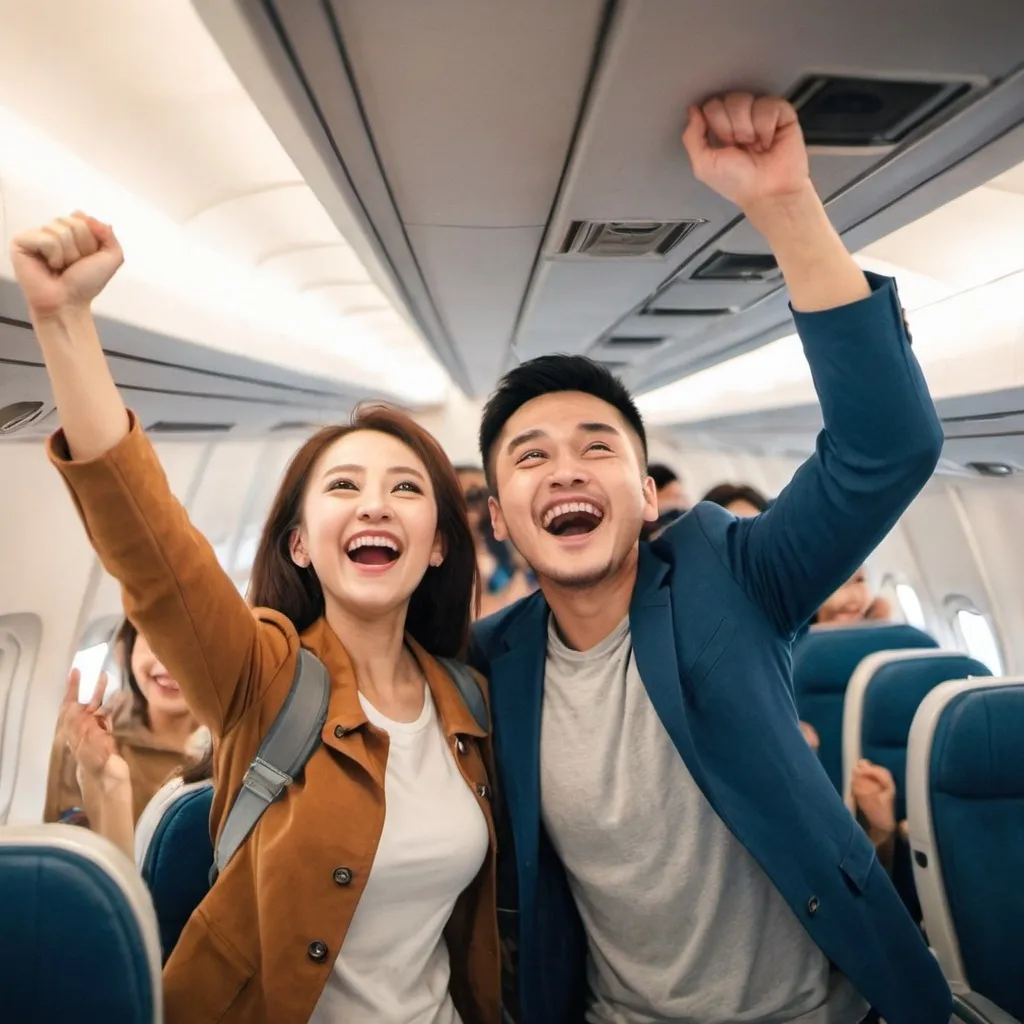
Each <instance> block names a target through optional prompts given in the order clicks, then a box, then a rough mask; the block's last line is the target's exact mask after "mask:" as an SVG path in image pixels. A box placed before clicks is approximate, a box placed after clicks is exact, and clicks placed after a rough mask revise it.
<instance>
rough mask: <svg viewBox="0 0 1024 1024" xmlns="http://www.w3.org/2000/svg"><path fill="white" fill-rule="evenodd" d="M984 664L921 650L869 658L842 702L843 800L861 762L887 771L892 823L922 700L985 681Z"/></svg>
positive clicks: (902, 814)
mask: <svg viewBox="0 0 1024 1024" xmlns="http://www.w3.org/2000/svg"><path fill="white" fill-rule="evenodd" d="M991 675H992V673H991V672H990V671H989V669H988V667H987V666H986V665H983V664H982V663H981V662H980V661H977V660H976V659H974V658H970V657H968V656H967V655H966V654H961V653H960V652H959V651H937V650H929V649H927V648H919V649H916V650H908V651H879V652H877V653H876V654H869V655H868V656H867V657H866V658H865V659H864V660H863V661H862V662H861V663H860V664H859V665H858V666H857V668H856V669H855V670H854V673H853V675H852V676H851V677H850V683H849V685H848V686H847V688H846V697H845V699H844V701H843V796H844V798H845V799H847V800H849V798H850V783H851V780H852V778H853V769H854V766H855V765H856V764H857V762H858V761H859V760H860V759H861V758H867V760H869V761H872V762H874V763H875V764H880V765H882V767H884V768H888V769H889V771H890V772H891V773H892V777H893V781H894V782H895V783H896V820H897V821H903V820H904V819H905V818H906V816H907V808H906V771H907V741H908V740H909V738H910V726H911V723H912V722H913V721H914V715H915V714H916V713H917V709H918V707H920V705H921V701H923V700H924V698H925V697H926V696H927V695H928V694H929V693H930V692H931V691H932V690H934V689H935V687H936V686H938V685H939V684H940V683H945V682H948V681H949V680H951V679H968V678H971V677H989V676H991Z"/></svg>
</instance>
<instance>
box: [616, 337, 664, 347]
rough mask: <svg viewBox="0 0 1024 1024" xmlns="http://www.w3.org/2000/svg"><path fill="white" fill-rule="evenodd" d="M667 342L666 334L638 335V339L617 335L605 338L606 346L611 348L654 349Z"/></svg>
mask: <svg viewBox="0 0 1024 1024" xmlns="http://www.w3.org/2000/svg"><path fill="white" fill-rule="evenodd" d="M664 340H665V335H664V334H658V335H650V334H645V335H638V336H636V337H634V336H632V335H629V334H616V335H613V336H612V337H610V338H605V340H604V344H605V345H606V346H608V347H609V348H615V347H616V346H618V347H620V348H654V346H655V345H660V344H661V343H662V342H663V341H664Z"/></svg>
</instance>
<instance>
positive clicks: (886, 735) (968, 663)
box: [861, 652, 992, 747]
mask: <svg viewBox="0 0 1024 1024" xmlns="http://www.w3.org/2000/svg"><path fill="white" fill-rule="evenodd" d="M991 675H992V673H991V672H990V671H989V669H988V667H987V666H985V665H983V664H982V663H981V662H980V661H976V660H975V659H974V658H969V657H968V656H967V655H966V654H955V655H950V654H948V653H946V652H942V653H936V654H933V655H927V654H924V655H922V656H921V657H917V658H911V659H906V660H901V661H890V662H886V663H885V664H883V665H880V666H879V667H878V668H877V669H876V670H875V671H874V673H873V674H872V675H871V680H870V684H869V685H868V687H867V690H866V692H865V694H864V710H863V716H862V717H863V720H862V726H861V729H862V736H863V740H864V742H868V743H872V744H875V745H878V746H892V747H895V746H899V747H904V746H906V744H907V736H908V734H909V732H910V724H911V722H912V721H913V720H914V714H915V712H916V711H917V709H918V706H919V705H920V703H921V701H922V700H923V699H924V697H925V695H926V694H927V693H929V692H930V691H931V690H933V689H934V688H935V687H936V686H938V685H939V684H940V683H945V682H948V681H949V680H951V679H967V678H969V677H971V676H991Z"/></svg>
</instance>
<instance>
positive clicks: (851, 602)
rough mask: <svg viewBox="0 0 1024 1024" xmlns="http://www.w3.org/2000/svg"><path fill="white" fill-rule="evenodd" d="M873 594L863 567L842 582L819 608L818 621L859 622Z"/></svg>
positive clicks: (872, 598)
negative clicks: (849, 578) (846, 580)
mask: <svg viewBox="0 0 1024 1024" xmlns="http://www.w3.org/2000/svg"><path fill="white" fill-rule="evenodd" d="M873 600H874V595H873V594H872V593H871V588H870V587H869V586H868V581H867V575H866V573H865V572H864V570H863V569H860V570H858V571H857V573H856V574H855V575H854V577H853V579H851V580H850V581H849V582H848V583H845V584H843V586H841V587H840V588H839V589H838V590H837V591H836V592H835V593H834V594H833V595H832V596H831V597H830V598H829V599H828V600H827V601H826V602H825V603H824V604H823V605H822V606H821V608H820V609H819V611H818V622H819V623H823V624H824V623H836V624H839V623H844V622H860V621H861V620H862V619H863V618H865V616H866V615H867V611H868V609H869V608H870V607H871V602H872V601H873Z"/></svg>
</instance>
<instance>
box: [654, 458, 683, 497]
mask: <svg viewBox="0 0 1024 1024" xmlns="http://www.w3.org/2000/svg"><path fill="white" fill-rule="evenodd" d="M647 475H648V476H649V477H650V478H651V479H652V480H653V481H654V486H655V487H656V488H657V489H658V490H659V491H663V490H664V489H665V488H666V487H668V485H669V484H674V483H675V482H676V481H677V480H678V479H679V476H678V474H677V473H676V472H675V470H673V469H669V467H668V466H666V465H665V463H663V462H652V463H651V464H650V465H649V466H648V467H647Z"/></svg>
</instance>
